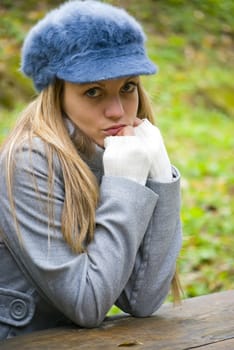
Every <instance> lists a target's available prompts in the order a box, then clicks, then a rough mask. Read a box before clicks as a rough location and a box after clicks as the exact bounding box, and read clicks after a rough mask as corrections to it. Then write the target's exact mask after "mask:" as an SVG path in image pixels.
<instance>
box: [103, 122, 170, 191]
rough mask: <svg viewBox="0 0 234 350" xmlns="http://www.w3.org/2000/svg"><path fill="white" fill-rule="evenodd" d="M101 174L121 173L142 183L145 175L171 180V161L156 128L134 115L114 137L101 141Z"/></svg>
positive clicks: (118, 174) (144, 180) (113, 174)
mask: <svg viewBox="0 0 234 350" xmlns="http://www.w3.org/2000/svg"><path fill="white" fill-rule="evenodd" d="M104 147H105V151H104V156H103V165H104V173H105V175H109V176H121V177H125V178H128V179H131V180H133V181H136V182H138V183H140V184H142V185H145V183H146V180H147V178H151V179H152V180H155V181H158V182H170V181H171V180H172V172H171V164H170V160H169V157H168V154H167V151H166V148H165V145H164V142H163V138H162V135H161V132H160V130H159V129H158V128H157V127H156V126H154V125H153V124H151V123H150V122H149V120H147V119H143V120H141V119H139V118H136V120H135V123H134V125H133V126H126V127H124V128H123V129H122V130H121V131H120V132H119V133H118V134H117V135H116V136H108V137H106V138H105V140H104Z"/></svg>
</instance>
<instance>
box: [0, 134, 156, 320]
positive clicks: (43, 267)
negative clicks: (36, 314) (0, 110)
mask: <svg viewBox="0 0 234 350" xmlns="http://www.w3.org/2000/svg"><path fill="white" fill-rule="evenodd" d="M38 149H39V150H40V151H38ZM47 173H48V169H47V161H46V157H45V155H44V151H43V146H42V145H41V142H40V141H38V144H37V145H36V147H35V150H34V151H33V152H32V154H31V155H30V153H29V151H28V149H24V150H23V151H22V152H21V153H19V154H18V157H17V159H16V168H15V172H14V187H13V193H14V198H15V205H16V213H17V217H18V222H19V227H20V231H21V235H22V242H23V247H21V246H20V243H19V240H18V238H17V237H16V232H15V226H14V222H13V220H12V216H11V209H10V204H9V201H8V198H7V193H6V190H5V180H4V176H1V180H0V181H1V186H0V192H1V193H0V198H1V214H2V215H1V218H0V228H1V229H2V230H3V232H4V234H5V235H7V236H6V239H7V241H8V244H10V246H11V249H13V250H14V251H15V252H17V255H18V258H19V259H20V263H21V264H22V266H24V269H25V271H26V272H27V274H28V275H29V276H30V279H31V280H32V281H33V283H34V285H35V286H36V287H37V288H38V290H40V291H42V293H43V294H44V295H45V297H46V298H47V299H48V300H49V301H50V302H51V303H52V304H53V305H54V306H56V307H57V308H58V309H59V310H60V311H61V312H63V313H64V314H65V315H66V316H67V317H68V318H70V319H71V320H72V321H73V322H75V323H76V324H78V325H81V326H85V327H93V326H96V325H98V324H99V323H100V322H101V321H102V320H103V318H104V317H105V315H106V312H107V311H108V310H109V308H110V307H111V305H113V303H114V302H115V300H116V299H117V298H118V296H119V295H120V293H121V291H122V290H123V288H124V286H125V285H126V283H127V281H128V280H129V278H130V275H131V274H132V270H133V267H134V262H135V259H136V254H137V251H138V249H139V247H140V244H141V241H142V239H143V236H144V234H145V231H146V228H147V226H148V224H149V221H150V218H151V216H152V213H153V211H154V209H155V205H156V202H157V195H156V194H155V193H154V192H153V191H151V190H150V189H148V188H146V187H145V186H141V185H139V184H138V183H136V182H134V181H131V180H128V179H124V178H118V177H111V176H104V178H103V180H102V183H101V186H100V204H99V206H98V208H97V211H96V231H95V238H94V240H93V242H92V243H91V244H90V245H89V246H88V249H87V252H86V253H83V254H79V255H77V254H74V253H73V252H72V251H71V250H70V248H69V247H68V245H67V244H66V243H65V242H64V239H63V236H62V233H61V220H60V218H61V212H62V207H63V198H64V186H63V179H62V177H61V169H60V166H59V163H58V162H57V164H56V166H55V181H54V192H53V195H52V197H50V198H48V194H47V180H48V177H47ZM32 174H33V176H34V177H35V179H34V178H33V176H32ZM35 181H36V183H37V192H36V191H35ZM48 200H49V201H50V203H52V204H53V206H54V215H55V227H54V228H48V216H47V214H46V213H47V204H48ZM142 213H144V215H142ZM48 230H49V232H48ZM48 233H49V237H50V238H48Z"/></svg>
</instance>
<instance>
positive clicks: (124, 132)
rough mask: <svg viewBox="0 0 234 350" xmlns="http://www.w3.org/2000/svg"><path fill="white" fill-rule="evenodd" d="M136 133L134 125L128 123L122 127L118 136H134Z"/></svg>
mask: <svg viewBox="0 0 234 350" xmlns="http://www.w3.org/2000/svg"><path fill="white" fill-rule="evenodd" d="M134 135H135V133H134V129H133V126H130V125H127V126H125V127H124V128H122V129H121V130H120V131H119V132H118V134H117V136H134Z"/></svg>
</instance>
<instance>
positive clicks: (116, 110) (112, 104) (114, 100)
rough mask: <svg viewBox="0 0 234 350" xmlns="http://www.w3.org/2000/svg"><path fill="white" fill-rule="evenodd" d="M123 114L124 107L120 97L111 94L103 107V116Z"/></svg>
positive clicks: (114, 116)
mask: <svg viewBox="0 0 234 350" xmlns="http://www.w3.org/2000/svg"><path fill="white" fill-rule="evenodd" d="M123 115H124V108H123V103H122V101H121V98H120V97H119V96H113V97H111V98H110V99H109V101H108V102H107V105H106V108H105V117H107V118H116V119H117V118H121V117H122V116H123Z"/></svg>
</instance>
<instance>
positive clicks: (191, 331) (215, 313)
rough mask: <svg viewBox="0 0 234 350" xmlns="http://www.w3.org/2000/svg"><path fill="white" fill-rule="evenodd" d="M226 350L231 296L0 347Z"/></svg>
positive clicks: (233, 319)
mask: <svg viewBox="0 0 234 350" xmlns="http://www.w3.org/2000/svg"><path fill="white" fill-rule="evenodd" d="M129 348H131V349H136V350H138V349H139V350H141V349H146V350H162V349H163V350H185V349H186V350H189V349H196V348H199V350H224V349H225V350H226V349H227V350H232V349H234V291H226V292H221V293H215V294H210V295H206V296H201V297H195V298H190V299H186V300H184V301H183V302H182V304H181V305H180V306H175V307H174V306H173V305H171V304H168V305H164V306H163V307H161V309H160V310H158V311H157V312H156V313H155V314H154V315H153V316H151V317H148V318H133V317H130V316H127V315H121V316H118V317H114V318H108V319H107V320H106V321H104V322H103V324H102V325H101V326H100V327H99V328H95V329H79V328H75V327H74V328H57V329H51V330H46V331H40V332H34V333H31V334H28V335H24V336H18V337H16V338H13V339H9V340H5V341H0V349H1V350H14V349H17V350H42V349H43V350H47V349H48V350H53V349H56V350H62V349H63V350H77V349H78V350H81V349H82V350H88V349H89V350H113V349H116V350H118V349H119V350H121V349H123V350H124V349H129Z"/></svg>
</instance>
